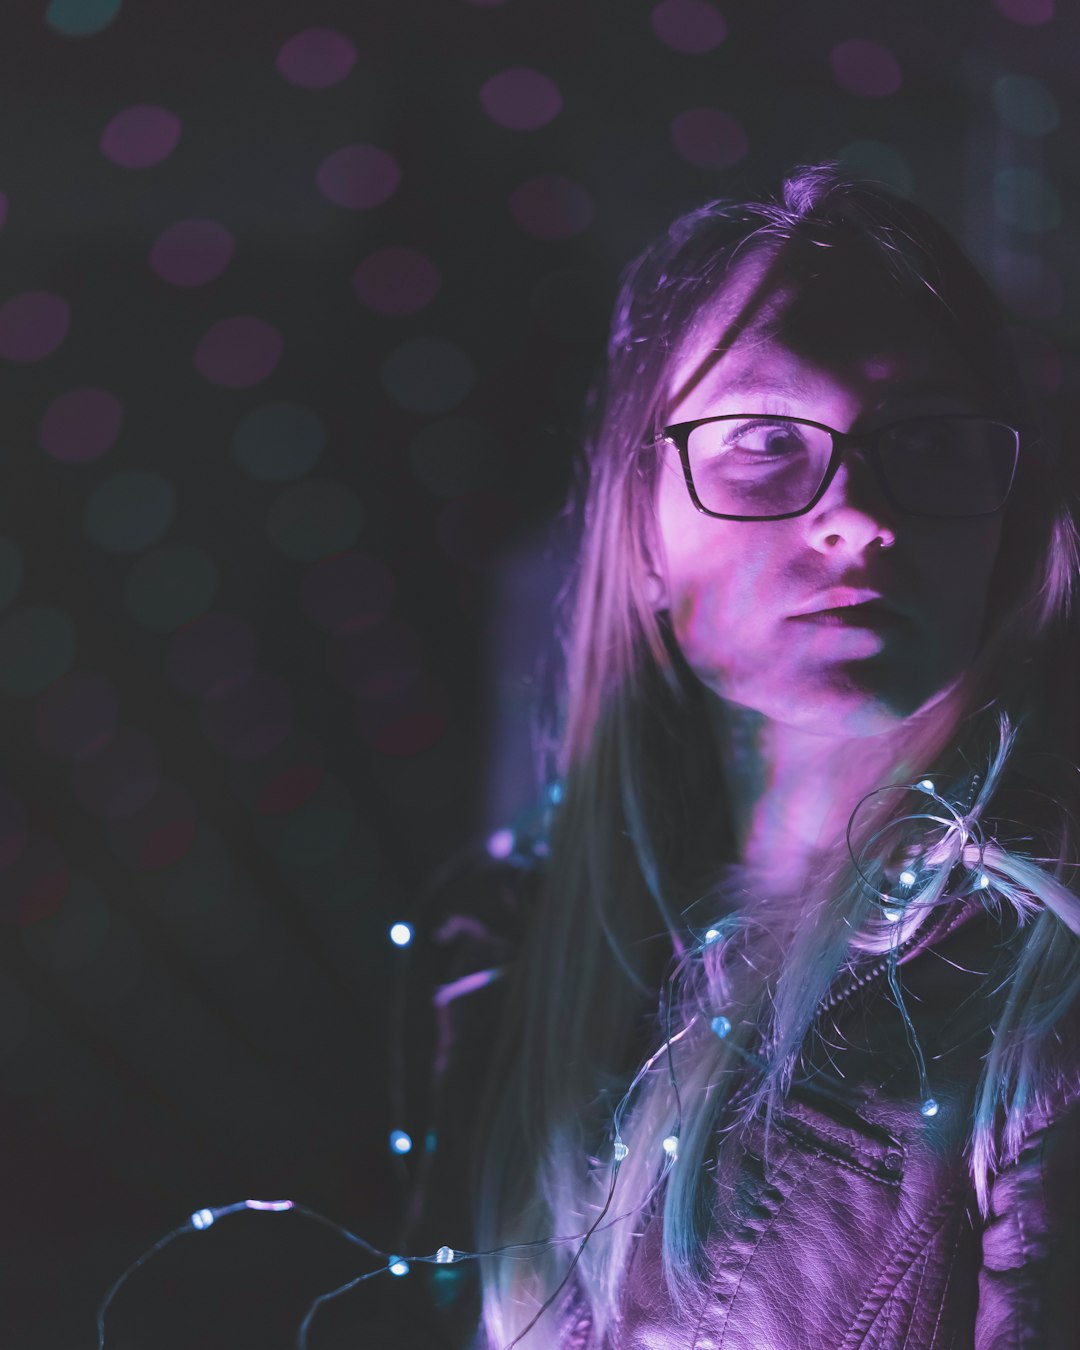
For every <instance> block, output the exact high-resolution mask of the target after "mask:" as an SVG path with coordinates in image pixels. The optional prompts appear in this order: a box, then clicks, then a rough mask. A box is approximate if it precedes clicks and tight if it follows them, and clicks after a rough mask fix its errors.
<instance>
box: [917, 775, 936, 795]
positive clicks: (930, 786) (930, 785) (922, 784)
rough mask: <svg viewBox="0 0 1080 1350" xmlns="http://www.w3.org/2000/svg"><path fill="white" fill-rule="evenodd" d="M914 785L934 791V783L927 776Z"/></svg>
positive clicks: (930, 791) (925, 790)
mask: <svg viewBox="0 0 1080 1350" xmlns="http://www.w3.org/2000/svg"><path fill="white" fill-rule="evenodd" d="M916 786H917V787H920V788H922V790H923V791H924V792H929V793H933V791H934V784H933V783H932V782H931V781H930V779H929V778H923V779H922V780H921V781H920V782H919V783H917V784H916Z"/></svg>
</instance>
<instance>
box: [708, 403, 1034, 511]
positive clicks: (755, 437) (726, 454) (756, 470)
mask: <svg viewBox="0 0 1080 1350" xmlns="http://www.w3.org/2000/svg"><path fill="white" fill-rule="evenodd" d="M870 439H871V438H870V437H869V436H868V437H867V441H869V440H870ZM872 439H873V442H874V444H875V447H876V450H877V462H878V465H879V466H880V469H881V473H882V475H883V477H884V479H885V484H886V487H887V489H888V492H889V495H890V496H891V497H892V499H893V504H894V505H895V506H896V507H897V508H899V509H900V510H902V511H909V512H912V513H914V514H917V515H927V516H977V515H984V514H986V513H988V512H991V511H996V510H998V509H999V507H1001V506H1002V505H1003V504H1004V501H1005V498H1006V496H1007V494H1008V491H1009V486H1010V483H1011V481H1012V474H1013V469H1014V467H1015V463H1016V433H1015V432H1014V431H1013V429H1012V428H1011V427H1009V426H1006V425H1004V424H1003V423H1000V422H994V421H991V420H989V419H985V420H984V419H982V418H972V417H934V418H926V419H925V420H918V421H909V422H904V423H901V424H899V425H897V426H894V427H888V428H884V429H882V430H881V431H879V432H877V433H876V434H875V435H874V436H873V438H872ZM687 450H688V454H689V459H690V475H691V478H692V479H693V482H694V489H695V491H696V492H697V495H698V500H699V501H700V502H701V505H702V506H704V507H705V508H706V510H709V511H716V512H718V513H719V514H721V515H731V516H740V515H744V516H767V515H783V514H786V513H787V512H797V511H801V510H803V509H805V508H806V507H808V506H809V504H810V503H811V501H813V499H814V497H815V495H816V494H817V492H818V490H819V488H820V487H821V484H822V482H823V480H824V478H825V474H826V473H827V472H828V468H829V462H830V460H831V457H832V435H831V434H830V433H829V432H828V431H825V430H823V429H821V428H820V427H814V426H808V425H806V424H805V423H801V422H798V421H793V420H790V419H786V418H781V417H743V416H739V417H723V418H717V419H714V420H712V421H709V422H706V423H704V424H702V425H701V426H698V427H695V428H694V430H693V431H692V432H691V433H690V437H689V441H688V443H687Z"/></svg>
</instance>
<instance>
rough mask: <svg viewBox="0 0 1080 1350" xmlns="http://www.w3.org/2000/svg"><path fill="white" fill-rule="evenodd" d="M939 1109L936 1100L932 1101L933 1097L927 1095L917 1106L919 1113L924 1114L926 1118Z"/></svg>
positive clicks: (934, 1114)
mask: <svg viewBox="0 0 1080 1350" xmlns="http://www.w3.org/2000/svg"><path fill="white" fill-rule="evenodd" d="M940 1110H941V1108H940V1107H939V1106H938V1104H937V1102H936V1101H934V1099H933V1097H927V1099H926V1101H924V1102H923V1104H922V1106H920V1107H919V1112H920V1114H921V1115H924V1116H926V1118H927V1119H929V1118H930V1117H931V1116H936V1115H937V1113H938V1111H940Z"/></svg>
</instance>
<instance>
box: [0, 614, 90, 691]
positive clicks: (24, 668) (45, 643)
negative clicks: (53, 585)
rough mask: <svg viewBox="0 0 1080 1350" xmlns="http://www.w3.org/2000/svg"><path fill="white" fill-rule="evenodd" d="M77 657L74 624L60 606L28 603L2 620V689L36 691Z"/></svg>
mask: <svg viewBox="0 0 1080 1350" xmlns="http://www.w3.org/2000/svg"><path fill="white" fill-rule="evenodd" d="M74 659H75V627H74V625H73V624H72V622H71V620H70V619H69V618H68V616H67V615H66V614H65V613H64V611H63V610H61V609H56V608H54V607H53V606H50V605H25V606H23V607H22V608H21V609H13V610H12V611H11V612H10V614H8V615H6V616H5V617H4V618H3V619H2V620H0V693H3V694H37V693H39V692H40V691H41V690H42V689H44V688H45V686H46V685H48V684H51V683H52V682H53V680H56V679H59V678H60V676H61V675H63V674H64V672H65V671H66V670H67V669H68V667H69V666H70V665H71V663H72V661H73V660H74Z"/></svg>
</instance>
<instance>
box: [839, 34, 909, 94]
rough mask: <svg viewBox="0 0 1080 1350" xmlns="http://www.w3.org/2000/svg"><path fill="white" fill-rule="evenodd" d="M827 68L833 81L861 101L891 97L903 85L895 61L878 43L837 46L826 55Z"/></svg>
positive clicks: (862, 40) (856, 41)
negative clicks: (859, 96) (834, 79)
mask: <svg viewBox="0 0 1080 1350" xmlns="http://www.w3.org/2000/svg"><path fill="white" fill-rule="evenodd" d="M829 64H830V65H831V66H832V71H833V74H834V75H835V76H836V79H837V81H838V82H839V83H840V84H842V85H843V86H844V88H845V89H849V90H850V91H851V92H852V93H853V94H860V95H861V96H862V97H863V98H884V97H885V96H886V95H888V94H895V93H896V91H897V90H898V89H899V88H900V86H901V84H902V83H903V76H902V75H901V73H900V67H899V65H898V64H897V61H896V57H895V56H893V54H892V52H890V51H889V49H888V48H887V47H883V46H882V45H881V43H880V42H871V41H870V40H869V39H868V38H849V39H848V41H847V42H840V43H838V44H837V45H836V46H835V47H834V48H833V49H832V52H831V53H830V55H829Z"/></svg>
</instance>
